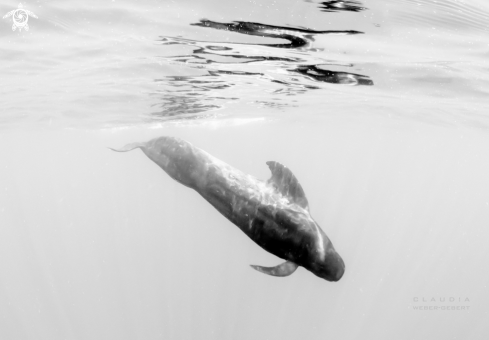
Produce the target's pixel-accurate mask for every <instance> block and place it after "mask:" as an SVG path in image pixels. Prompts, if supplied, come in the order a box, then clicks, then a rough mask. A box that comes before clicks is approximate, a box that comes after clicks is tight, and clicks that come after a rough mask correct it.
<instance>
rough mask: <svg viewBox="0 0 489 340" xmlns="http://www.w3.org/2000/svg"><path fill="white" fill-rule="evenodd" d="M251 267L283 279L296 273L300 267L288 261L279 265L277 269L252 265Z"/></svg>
mask: <svg viewBox="0 0 489 340" xmlns="http://www.w3.org/2000/svg"><path fill="white" fill-rule="evenodd" d="M251 267H252V268H253V269H256V270H258V271H259V272H260V273H263V274H268V275H272V276H282V277H283V276H289V275H290V274H292V273H293V272H295V270H296V269H297V267H299V265H297V264H295V263H294V262H290V261H286V262H284V263H282V264H279V265H278V266H276V267H260V266H255V265H251Z"/></svg>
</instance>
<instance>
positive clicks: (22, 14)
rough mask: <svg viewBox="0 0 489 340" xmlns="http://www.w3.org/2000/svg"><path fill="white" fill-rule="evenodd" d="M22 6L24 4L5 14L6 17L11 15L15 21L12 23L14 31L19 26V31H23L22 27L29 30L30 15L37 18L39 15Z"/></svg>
mask: <svg viewBox="0 0 489 340" xmlns="http://www.w3.org/2000/svg"><path fill="white" fill-rule="evenodd" d="M22 7H23V6H22V4H19V8H17V9H14V10H13V11H10V12H8V13H7V14H5V15H4V16H3V18H4V19H5V18H8V17H10V16H11V17H12V19H13V22H14V23H13V25H12V31H15V30H16V29H17V28H18V29H19V31H22V28H23V29H25V30H26V31H28V30H29V25H27V22H28V21H29V15H30V16H31V17H33V18H36V19H37V15H35V14H34V13H32V12H31V11H28V10H26V9H24V8H22Z"/></svg>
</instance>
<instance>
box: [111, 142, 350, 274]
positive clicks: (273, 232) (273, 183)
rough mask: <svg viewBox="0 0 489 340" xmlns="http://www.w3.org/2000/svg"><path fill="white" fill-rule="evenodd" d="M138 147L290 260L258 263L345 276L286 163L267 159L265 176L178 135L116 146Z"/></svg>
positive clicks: (284, 270) (268, 270)
mask: <svg viewBox="0 0 489 340" xmlns="http://www.w3.org/2000/svg"><path fill="white" fill-rule="evenodd" d="M136 148H140V149H141V150H142V151H143V152H144V153H145V154H146V156H148V157H149V158H150V159H151V160H152V161H154V162H155V163H156V164H158V165H159V166H160V167H161V168H162V169H163V170H164V171H165V172H166V173H167V174H168V175H170V177H172V178H173V179H174V180H176V181H177V182H179V183H181V184H183V185H185V186H187V187H190V188H192V189H194V190H195V191H197V192H198V193H199V194H200V195H201V196H202V197H204V198H205V199H206V200H207V201H208V202H209V203H210V204H212V205H213V206H214V207H215V208H216V209H217V210H218V211H219V212H220V213H221V214H223V215H224V216H225V217H226V218H228V219H229V220H230V221H231V222H233V223H234V224H235V225H237V226H238V227H239V228H240V229H241V230H242V231H243V232H244V233H245V234H246V235H248V236H249V237H250V238H251V239H252V240H253V241H255V242H256V243H257V244H258V245H259V246H261V247H262V248H263V249H265V250H266V251H268V252H270V253H272V254H274V255H276V256H278V257H280V258H282V259H284V260H286V262H284V263H282V264H280V265H278V266H276V267H260V266H252V267H253V268H254V269H256V270H258V271H260V272H262V273H265V274H269V275H274V276H288V275H290V274H292V273H293V272H294V271H295V270H296V269H297V267H298V266H302V267H304V268H306V269H307V270H309V271H311V272H312V273H314V274H315V275H317V276H319V277H321V278H323V279H326V280H328V281H338V280H339V279H340V278H341V277H342V276H343V273H344V271H345V264H344V262H343V260H342V259H341V257H340V256H339V254H338V253H337V252H336V251H335V249H334V247H333V244H332V243H331V241H330V240H329V238H328V237H327V236H326V234H325V233H324V232H323V231H322V230H321V228H320V227H319V226H318V225H317V223H316V222H315V221H314V220H313V219H312V217H311V215H310V213H309V206H308V202H307V199H306V196H305V194H304V191H303V190H302V187H301V186H300V184H299V182H298V181H297V179H296V178H295V176H294V175H293V174H292V172H291V171H290V170H289V169H288V168H287V167H285V166H283V165H282V164H280V163H277V162H267V164H268V167H269V168H270V170H271V172H272V177H271V178H270V179H269V180H268V181H266V182H263V181H260V180H258V179H256V178H255V177H253V176H250V175H247V174H245V173H243V172H241V171H240V170H237V169H235V168H233V167H231V166H230V165H228V164H226V163H224V162H222V161H221V160H219V159H217V158H215V157H213V156H211V155H209V154H208V153H207V152H205V151H203V150H201V149H198V148H196V147H194V146H193V145H192V144H190V143H188V142H186V141H184V140H182V139H179V138H173V137H160V138H156V139H153V140H150V141H149V142H146V143H132V144H128V145H126V146H124V147H123V148H121V149H112V150H114V151H119V152H125V151H130V150H133V149H136Z"/></svg>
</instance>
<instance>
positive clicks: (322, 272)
mask: <svg viewBox="0 0 489 340" xmlns="http://www.w3.org/2000/svg"><path fill="white" fill-rule="evenodd" d="M317 231H318V233H317V237H315V238H314V239H315V240H314V241H315V242H314V243H315V246H314V247H311V248H310V249H311V250H312V251H311V253H310V254H309V261H308V262H309V263H308V264H307V267H306V269H308V270H309V271H311V272H312V273H313V274H315V275H316V276H319V277H320V278H323V279H325V280H328V281H339V280H340V279H341V278H342V276H343V274H344V273H345V262H344V261H343V259H342V258H341V256H340V255H339V254H338V253H337V252H336V250H335V249H334V247H333V244H332V243H331V241H330V240H329V238H328V237H327V236H326V234H325V233H324V232H323V231H322V230H321V229H320V228H319V226H318V229H317Z"/></svg>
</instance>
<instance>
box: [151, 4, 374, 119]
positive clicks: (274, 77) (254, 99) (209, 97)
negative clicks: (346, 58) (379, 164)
mask: <svg viewBox="0 0 489 340" xmlns="http://www.w3.org/2000/svg"><path fill="white" fill-rule="evenodd" d="M336 3H337V2H336ZM346 3H348V6H350V7H349V8H350V10H352V11H354V9H353V7H354V6H355V4H357V2H356V1H347V2H346ZM331 5H333V4H331ZM357 9H358V10H361V9H364V8H363V7H358V8H357ZM191 25H192V26H197V27H201V28H205V29H209V28H210V29H215V30H222V31H226V32H233V33H239V34H245V35H252V36H257V37H263V38H268V39H270V38H272V39H280V40H282V41H284V40H285V41H286V42H280V43H275V44H274V43H243V42H238V41H237V42H229V40H228V39H226V41H222V42H219V41H214V42H210V41H199V40H192V39H185V38H181V37H170V36H161V37H160V39H159V42H160V43H161V45H164V46H177V45H178V46H179V47H187V48H190V50H191V51H190V53H184V54H180V55H173V56H161V57H157V58H158V59H159V60H160V62H161V63H166V64H173V65H179V66H180V67H184V68H187V69H188V70H189V73H190V70H191V69H192V70H193V71H191V73H192V75H188V76H187V75H186V76H163V77H161V78H159V79H155V82H157V83H158V86H159V88H160V89H159V90H158V91H155V92H154V93H152V95H153V96H155V97H156V98H158V103H157V104H155V105H154V106H153V108H154V109H156V110H155V112H153V113H152V114H151V117H152V119H156V120H160V119H165V120H167V119H178V118H179V117H181V118H183V119H196V118H199V116H201V115H205V116H209V115H212V112H213V111H217V110H218V109H220V108H223V107H225V106H226V104H227V103H231V102H239V101H240V100H243V99H246V101H247V103H256V104H258V105H259V106H265V107H270V108H275V109H280V110H282V109H284V108H286V107H287V106H288V105H289V106H296V104H294V103H293V102H295V101H293V100H292V101H291V100H289V99H287V98H288V97H290V96H297V95H301V94H303V93H305V92H307V91H311V90H323V91H325V90H327V88H326V87H324V86H321V85H320V84H321V83H322V84H324V83H328V84H340V85H353V86H359V85H368V86H371V85H373V84H374V83H373V81H372V80H371V79H370V78H369V77H368V76H367V75H362V74H357V73H352V72H348V70H349V69H350V68H352V67H354V66H355V65H353V64H351V63H344V62H339V61H335V60H329V59H325V58H324V57H322V56H321V54H319V53H316V52H322V51H323V49H322V48H314V47H313V44H314V42H315V37H317V36H320V35H321V36H328V35H345V36H346V35H356V34H362V33H363V32H360V31H354V30H312V29H308V28H303V27H290V26H273V25H267V24H262V23H256V22H245V21H234V22H227V23H226V22H216V21H211V20H208V19H201V20H200V21H199V22H197V23H193V24H191ZM203 35H204V34H203ZM230 38H231V36H230ZM180 50H181V49H180ZM328 66H334V68H335V69H338V67H339V68H343V70H340V71H338V70H335V71H333V70H330V69H329V68H328ZM180 71H181V69H180ZM180 73H181V72H180ZM196 73H197V74H196ZM253 91H254V92H253Z"/></svg>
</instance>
